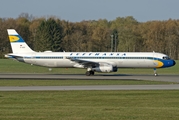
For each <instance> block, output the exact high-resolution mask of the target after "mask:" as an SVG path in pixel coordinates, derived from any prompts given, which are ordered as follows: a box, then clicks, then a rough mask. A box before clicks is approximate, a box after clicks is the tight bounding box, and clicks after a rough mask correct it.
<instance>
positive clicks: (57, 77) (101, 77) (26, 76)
mask: <svg viewBox="0 0 179 120" xmlns="http://www.w3.org/2000/svg"><path fill="white" fill-rule="evenodd" d="M0 79H33V80H36V79H41V80H153V81H167V82H178V83H179V75H159V76H157V77H155V76H154V75H138V74H97V75H94V76H86V75H84V74H4V73H0Z"/></svg>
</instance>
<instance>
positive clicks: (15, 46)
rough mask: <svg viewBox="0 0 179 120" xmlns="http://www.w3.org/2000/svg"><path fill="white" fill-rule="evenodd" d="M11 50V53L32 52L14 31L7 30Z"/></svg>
mask: <svg viewBox="0 0 179 120" xmlns="http://www.w3.org/2000/svg"><path fill="white" fill-rule="evenodd" d="M7 32H8V35H9V40H10V43H11V48H12V52H13V53H32V52H34V51H33V50H32V49H31V48H30V47H29V46H28V45H27V44H26V42H25V41H24V40H23V39H22V37H21V36H20V35H19V34H18V33H17V32H16V31H15V30H14V29H7Z"/></svg>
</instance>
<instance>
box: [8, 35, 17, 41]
mask: <svg viewBox="0 0 179 120" xmlns="http://www.w3.org/2000/svg"><path fill="white" fill-rule="evenodd" d="M9 39H10V42H16V41H18V40H19V37H17V36H9Z"/></svg>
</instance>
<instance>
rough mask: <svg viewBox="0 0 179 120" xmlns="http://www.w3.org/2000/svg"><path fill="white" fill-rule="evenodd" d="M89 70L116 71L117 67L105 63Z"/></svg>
mask: <svg viewBox="0 0 179 120" xmlns="http://www.w3.org/2000/svg"><path fill="white" fill-rule="evenodd" d="M91 70H92V71H94V72H117V67H116V66H112V65H109V64H105V65H99V66H97V67H94V68H91Z"/></svg>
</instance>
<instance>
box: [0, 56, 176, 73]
mask: <svg viewBox="0 0 179 120" xmlns="http://www.w3.org/2000/svg"><path fill="white" fill-rule="evenodd" d="M85 72H86V69H77V68H53V69H52V71H49V70H48V68H45V67H40V66H34V65H32V66H31V65H30V64H25V63H21V62H17V61H14V60H9V59H0V73H48V74H84V73H85ZM157 72H158V73H159V74H160V75H162V74H179V60H177V61H176V65H175V66H173V67H171V68H163V69H157ZM97 74H99V73H97ZM102 74H110V73H102ZM111 74H153V69H127V68H119V69H118V72H115V73H111Z"/></svg>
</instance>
